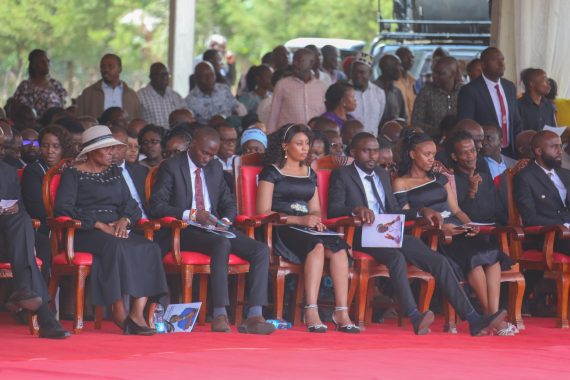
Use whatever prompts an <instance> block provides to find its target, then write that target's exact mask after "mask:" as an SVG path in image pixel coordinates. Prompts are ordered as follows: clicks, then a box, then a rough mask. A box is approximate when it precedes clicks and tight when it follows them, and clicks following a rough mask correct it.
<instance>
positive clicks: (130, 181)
mask: <svg viewBox="0 0 570 380" xmlns="http://www.w3.org/2000/svg"><path fill="white" fill-rule="evenodd" d="M119 167H120V168H121V170H122V172H123V178H124V179H125V182H126V183H127V186H128V187H129V191H130V192H131V196H132V197H133V199H134V200H135V201H136V202H137V204H138V205H139V208H140V209H141V211H142V217H143V219H148V217H147V216H146V214H145V212H144V208H143V204H142V201H141V197H140V195H139V192H138V191H137V187H136V186H135V182H134V181H133V179H132V178H131V175H130V173H129V171H128V170H127V168H126V166H125V161H123V163H122V164H121V165H119Z"/></svg>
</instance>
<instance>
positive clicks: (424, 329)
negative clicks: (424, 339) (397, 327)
mask: <svg viewBox="0 0 570 380" xmlns="http://www.w3.org/2000/svg"><path fill="white" fill-rule="evenodd" d="M433 319H434V315H433V312H432V311H431V310H428V311H426V312H424V313H422V314H421V315H420V316H419V317H418V318H417V319H416V320H414V321H412V324H413V326H414V332H415V333H416V335H426V334H428V333H429V332H430V330H429V327H430V326H431V324H432V323H433Z"/></svg>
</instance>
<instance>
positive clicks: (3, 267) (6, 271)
mask: <svg viewBox="0 0 570 380" xmlns="http://www.w3.org/2000/svg"><path fill="white" fill-rule="evenodd" d="M18 172H19V171H18ZM18 174H19V173H18ZM21 178H22V177H20V179H21ZM32 223H33V225H34V228H35V229H38V228H39V227H40V221H39V220H36V219H33V220H32ZM36 263H37V264H38V267H39V268H40V269H41V267H42V261H41V260H40V259H39V258H37V257H36ZM10 278H14V274H13V273H12V265H11V264H10V263H7V262H3V261H0V280H3V279H10ZM28 326H29V328H30V334H32V335H38V334H39V326H38V317H37V315H35V314H34V315H31V314H30V318H29V319H28Z"/></svg>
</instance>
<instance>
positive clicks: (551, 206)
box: [513, 131, 570, 255]
mask: <svg viewBox="0 0 570 380" xmlns="http://www.w3.org/2000/svg"><path fill="white" fill-rule="evenodd" d="M532 150H533V152H534V157H535V158H534V160H531V161H530V162H529V163H528V165H527V166H526V167H525V168H524V169H522V170H521V171H520V172H519V173H518V174H517V175H516V176H515V178H514V183H513V192H514V197H515V201H516V202H517V206H518V209H519V213H520V215H521V217H522V220H523V223H524V225H525V226H548V225H553V224H564V223H570V209H569V207H568V206H569V205H570V198H569V197H568V195H569V192H568V189H569V188H570V170H567V169H562V168H561V165H562V142H561V141H560V137H559V136H558V135H557V134H556V133H554V132H550V131H541V132H538V133H537V134H536V135H535V136H534V137H533V139H532ZM555 247H556V249H557V250H559V251H560V252H562V253H565V254H567V255H570V242H569V241H568V240H557V241H556V243H555Z"/></svg>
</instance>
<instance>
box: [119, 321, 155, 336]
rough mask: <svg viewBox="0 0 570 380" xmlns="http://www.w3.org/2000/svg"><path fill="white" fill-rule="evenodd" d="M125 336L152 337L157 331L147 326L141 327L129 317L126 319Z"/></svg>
mask: <svg viewBox="0 0 570 380" xmlns="http://www.w3.org/2000/svg"><path fill="white" fill-rule="evenodd" d="M123 334H125V335H144V336H150V335H154V334H156V330H155V329H151V328H150V327H146V326H139V325H137V324H136V323H135V321H133V320H132V319H131V317H130V316H128V317H127V319H125V323H124V327H123Z"/></svg>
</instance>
